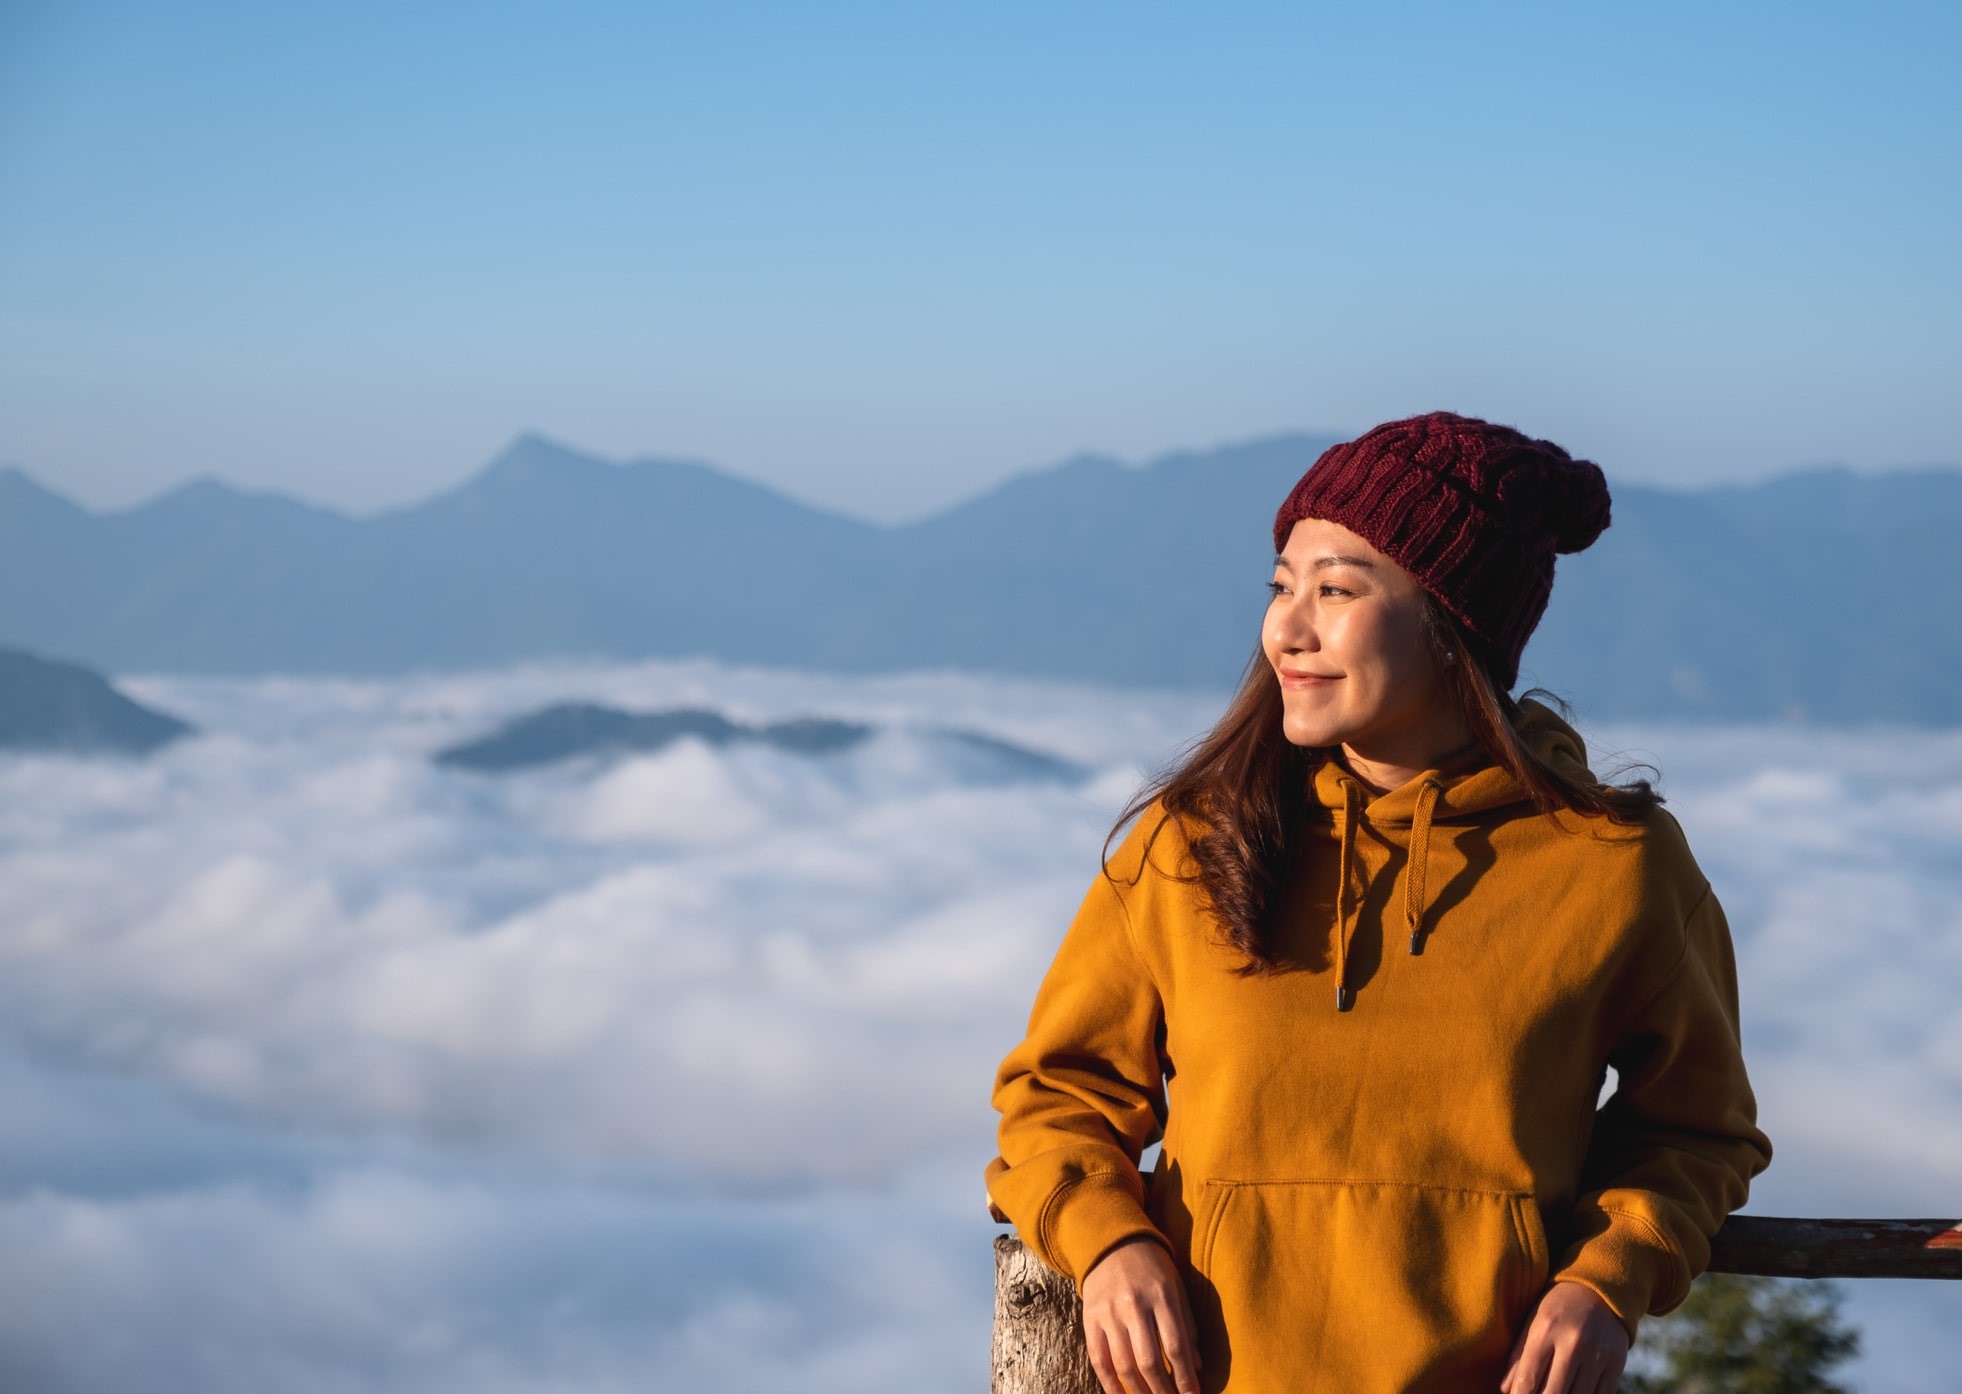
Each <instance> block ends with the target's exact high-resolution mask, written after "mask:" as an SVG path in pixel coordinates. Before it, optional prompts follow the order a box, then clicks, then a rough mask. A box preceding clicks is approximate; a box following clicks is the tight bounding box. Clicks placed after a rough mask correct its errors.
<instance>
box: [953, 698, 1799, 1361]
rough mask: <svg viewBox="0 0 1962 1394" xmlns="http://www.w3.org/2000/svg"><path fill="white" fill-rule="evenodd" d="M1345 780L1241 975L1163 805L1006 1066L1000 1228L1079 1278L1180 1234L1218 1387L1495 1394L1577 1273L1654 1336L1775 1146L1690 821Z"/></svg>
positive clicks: (1570, 755) (1483, 785)
mask: <svg viewBox="0 0 1962 1394" xmlns="http://www.w3.org/2000/svg"><path fill="white" fill-rule="evenodd" d="M1522 708H1523V714H1522V717H1521V719H1520V723H1519V730H1520V732H1521V734H1522V736H1523V737H1524V739H1525V740H1526V742H1527V743H1528V745H1529V746H1531V747H1532V748H1534V749H1535V750H1536V751H1538V753H1539V754H1540V755H1541V756H1542V757H1543V758H1546V759H1548V760H1550V761H1552V762H1554V763H1556V764H1561V765H1564V766H1565V767H1566V768H1567V769H1568V770H1569V771H1571V772H1575V773H1577V774H1579V775H1581V776H1582V777H1583V778H1587V779H1590V780H1591V779H1592V776H1591V775H1588V774H1586V766H1585V757H1584V752H1583V750H1582V746H1581V742H1580V738H1579V737H1578V736H1576V735H1575V734H1574V732H1573V731H1572V729H1571V728H1569V727H1568V726H1567V725H1566V724H1565V723H1564V722H1562V721H1561V720H1560V719H1559V718H1558V717H1557V716H1555V715H1554V714H1553V713H1552V712H1551V711H1549V710H1548V709H1547V708H1545V707H1543V706H1541V705H1539V704H1538V703H1535V702H1531V701H1527V702H1525V703H1523V704H1522ZM1313 792H1314V796H1315V798H1316V799H1317V800H1318V801H1319V803H1320V805H1321V808H1322V810H1323V815H1324V816H1323V817H1322V818H1321V819H1319V820H1318V821H1317V822H1316V823H1315V825H1314V830H1313V832H1312V833H1311V834H1310V835H1309V837H1308V838H1307V841H1306V845H1305V847H1304V850H1303V852H1302V854H1301V856H1300V857H1299V859H1298V862H1297V865H1296V868H1295V874H1294V875H1293V876H1292V877H1291V878H1290V881H1289V883H1288V886H1287V889H1286V893H1285V896H1284V899H1283V902H1282V910H1281V914H1280V916H1279V919H1278V922H1277V923H1278V932H1277V939H1276V940H1275V943H1276V945H1277V947H1278V949H1279V950H1280V953H1281V956H1282V957H1284V958H1285V959H1286V960H1287V962H1288V963H1289V965H1290V967H1289V971H1286V972H1283V973H1280V974H1276V975H1273V976H1268V977H1245V978H1243V977H1237V976H1235V975H1234V974H1233V973H1232V972H1231V971H1230V970H1231V969H1232V967H1233V966H1234V965H1235V964H1237V963H1239V962H1241V961H1242V958H1241V956H1240V955H1239V954H1238V953H1237V952H1236V951H1234V950H1232V949H1230V948H1227V947H1225V946H1224V945H1222V944H1221V943H1219V942H1217V937H1218V926H1217V924H1216V923H1215V922H1214V921H1213V920H1212V919H1211V918H1210V915H1209V914H1208V913H1207V912H1206V909H1205V899H1204V894H1203V892H1202V891H1201V890H1200V888H1199V887H1198V885H1197V884H1194V883H1188V882H1182V881H1180V880H1178V879H1175V878H1176V877H1178V876H1179V875H1189V874H1190V873H1191V872H1192V869H1193V868H1192V864H1191V861H1190V859H1189V857H1188V856H1187V855H1186V854H1185V846H1186V844H1185V841H1184V830H1183V829H1182V828H1181V826H1180V825H1179V823H1178V821H1177V820H1175V819H1170V818H1168V817H1167V816H1166V815H1165V812H1164V810H1163V808H1162V807H1161V806H1160V805H1158V804H1156V803H1154V804H1153V805H1152V806H1151V808H1150V809H1148V810H1147V811H1146V812H1145V813H1144V815H1143V816H1142V817H1140V818H1139V820H1138V821H1137V823H1136V824H1135V825H1134V826H1133V827H1132V828H1131V830H1130V831H1129V833H1128V834H1127V835H1126V836H1125V838H1124V839H1123V842H1122V844H1121V845H1120V846H1119V847H1117V848H1116V849H1115V850H1114V852H1113V853H1112V855H1111V857H1110V859H1109V865H1108V874H1107V875H1099V876H1098V877H1097V879H1096V880H1095V881H1094V882H1093V883H1092V885H1091V887H1090V891H1089V894H1088V895H1087V896H1086V897H1085V898H1084V901H1083V905H1082V908H1081V909H1080V910H1079V911H1078V912H1077V915H1076V918H1075V920H1074V921H1073V922H1072V923H1071V925H1070V927H1069V930H1068V932H1067V934H1066V935H1065V936H1064V939H1063V943H1062V946H1061V948H1060V949H1059V950H1058V951H1057V954H1056V958H1055V961H1054V963H1053V965H1052V966H1051V968H1050V970H1049V972H1048V974H1047V975H1046V976H1045V977H1044V979H1043V982H1042V986H1041V988H1040V990H1039V991H1038V993H1037V995H1036V1001H1035V1008H1034V1011H1033V1012H1032V1014H1031V1015H1030V1019H1029V1031H1028V1036H1027V1038H1026V1039H1025V1040H1023V1042H1022V1043H1021V1044H1020V1045H1018V1046H1016V1047H1015V1049H1014V1050H1012V1051H1011V1052H1009V1054H1008V1056H1007V1058H1006V1059H1005V1060H1003V1062H1002V1064H1001V1068H1000V1070H999V1071H998V1073H997V1076H996V1080H995V1088H994V1103H995V1107H996V1108H997V1109H999V1110H1000V1112H1001V1115H1002V1118H1001V1125H1000V1133H999V1145H1000V1149H1001V1152H1000V1155H999V1156H998V1157H996V1158H995V1159H994V1160H993V1161H991V1162H990V1163H989V1164H988V1168H987V1184H988V1193H989V1199H990V1208H991V1210H992V1211H993V1213H994V1215H995V1217H996V1218H997V1219H1012V1220H1013V1221H1014V1223H1015V1226H1016V1228H1017V1230H1018V1231H1019V1232H1020V1233H1021V1236H1022V1238H1023V1239H1024V1241H1025V1242H1027V1243H1028V1244H1029V1245H1030V1246H1031V1247H1033V1248H1034V1250H1035V1251H1036V1253H1037V1254H1038V1255H1039V1256H1040V1257H1041V1258H1042V1259H1043V1261H1044V1262H1046V1263H1048V1264H1049V1265H1050V1266H1051V1267H1052V1268H1055V1269H1057V1270H1058V1271H1059V1272H1062V1273H1064V1274H1067V1275H1069V1276H1070V1277H1072V1278H1081V1276H1082V1275H1083V1274H1084V1273H1086V1272H1087V1271H1088V1270H1089V1269H1090V1267H1091V1266H1092V1265H1093V1264H1095V1263H1096V1261H1097V1260H1098V1259H1100V1258H1101V1257H1103V1255H1104V1254H1105V1253H1106V1252H1108V1251H1109V1250H1110V1249H1111V1248H1112V1247H1113V1246H1115V1245H1116V1244H1118V1243H1119V1242H1121V1241H1123V1240H1125V1239H1127V1238H1130V1237H1133V1236H1137V1235H1148V1236H1151V1237H1153V1238H1155V1239H1157V1240H1158V1241H1159V1242H1161V1243H1163V1244H1164V1245H1165V1246H1166V1247H1167V1248H1168V1249H1170V1251H1171V1253H1172V1254H1173V1256H1174V1258H1175V1259H1176V1261H1177V1262H1178V1264H1179V1266H1180V1270H1181V1272H1182V1273H1183V1274H1184V1276H1185V1279H1186V1283H1187V1286H1188V1288H1189V1290H1190V1292H1191V1294H1192V1297H1193V1309H1194V1314H1195V1317H1196V1319H1197V1323H1198V1329H1199V1340H1200V1351H1201V1355H1202V1357H1203V1361H1204V1368H1203V1371H1202V1383H1203V1387H1204V1388H1205V1389H1206V1390H1208V1391H1230V1392H1231V1394H1313V1392H1314V1391H1327V1392H1328V1394H1371V1392H1372V1391H1385V1394H1388V1391H1420V1390H1421V1391H1427V1394H1428V1392H1430V1391H1438V1392H1439V1394H1442V1392H1444V1391H1459V1390H1463V1391H1478V1394H1490V1391H1492V1390H1495V1389H1497V1387H1498V1382H1499V1379H1500V1377H1501V1374H1502V1371H1503V1367H1504V1363H1505V1359H1506V1356H1507V1354H1508V1352H1509V1350H1510V1348H1511V1345H1512V1341H1513V1337H1514V1336H1515V1335H1516V1334H1517V1331H1518V1328H1519V1327H1520V1325H1521V1324H1522V1322H1523V1321H1524V1319H1525V1317H1526V1316H1527V1315H1528V1314H1529V1313H1530V1311H1531V1309H1532V1305H1533V1303H1534V1301H1535V1300H1536V1299H1537V1297H1538V1296H1539V1294H1540V1293H1541V1292H1542V1291H1543V1290H1544V1288H1545V1286H1546V1284H1547V1283H1548V1282H1549V1281H1551V1280H1554V1279H1565V1280H1570V1281H1575V1282H1580V1283H1584V1284H1586V1285H1587V1286H1588V1287H1590V1288H1592V1289H1593V1290H1594V1291H1595V1292H1596V1293H1598V1294H1599V1295H1600V1296H1601V1297H1602V1298H1603V1299H1604V1300H1606V1302H1607V1303H1608V1305H1609V1306H1610V1307H1612V1308H1613V1309H1614V1311H1615V1312H1616V1313H1617V1315H1619V1316H1620V1317H1621V1319H1622V1321H1623V1322H1624V1323H1625V1324H1626V1325H1627V1326H1628V1328H1629V1331H1630V1333H1631V1335H1632V1334H1633V1332H1634V1329H1635V1326H1636V1323H1637V1322H1638V1321H1639V1320H1640V1318H1641V1317H1642V1316H1643V1314H1644V1313H1648V1312H1663V1311H1667V1310H1669V1309H1670V1308H1672V1307H1674V1306H1675V1305H1676V1304H1677V1303H1679V1302H1680V1301H1682V1299H1683V1297H1684V1295H1685V1294H1686V1293H1687V1291H1688V1288H1689V1284H1690V1280H1691V1279H1692V1278H1693V1277H1694V1276H1695V1275H1696V1274H1697V1273H1699V1272H1701V1271H1702V1269H1703V1268H1704V1266H1705V1265H1706V1264H1707V1263H1708V1261H1709V1243H1708V1241H1709V1236H1710V1235H1711V1234H1713V1233H1714V1232H1715V1231H1716V1229H1717V1227H1718V1226H1719V1225H1720V1224H1721V1223H1722V1222H1723V1219H1724V1216H1725V1215H1726V1214H1728V1213H1729V1212H1730V1211H1731V1210H1733V1209H1735V1208H1736V1207H1738V1206H1739V1205H1741V1204H1742V1203H1743V1202H1744V1198H1745V1193H1746V1190H1747V1187H1748V1183H1749V1181H1750V1178H1751V1177H1752V1176H1754V1175H1755V1174H1756V1173H1758V1172H1759V1171H1761V1170H1762V1169H1763V1168H1764V1166H1765V1165H1766V1163H1767V1162H1768V1161H1769V1160H1770V1157H1771V1147H1770V1143H1769V1142H1768V1141H1767V1140H1766V1138H1765V1136H1764V1134H1763V1133H1762V1132H1760V1131H1759V1130H1758V1129H1757V1127H1756V1125H1755V1118H1756V1111H1755V1106H1754V1103H1753V1100H1752V1096H1751V1088H1750V1084H1749V1082H1748V1080H1747V1079H1746V1077H1745V1071H1744V1062H1743V1059H1742V1056H1741V1054H1740V1052H1739V1046H1738V1015H1737V990H1736V976H1735V967H1734V962H1733V958H1732V952H1731V944H1730V932H1729V929H1728V927H1727V926H1726V924H1725V922H1724V916H1723V911H1722V910H1721V909H1720V908H1719V906H1718V904H1717V901H1716V899H1715V897H1714V896H1712V895H1711V893H1710V886H1709V883H1708V882H1707V881H1706V880H1705V879H1704V877H1703V875H1702V873H1701V872H1700V871H1699V870H1698V869H1697V866H1696V863H1695V861H1694V860H1693V859H1692V857H1691V856H1690V851H1689V848H1688V846H1687V844H1686V843H1685V842H1684V840H1683V835H1682V832H1681V830H1680V829H1679V828H1678V826H1677V824H1676V821H1675V819H1673V818H1671V817H1670V816H1669V815H1668V814H1667V813H1665V812H1663V811H1662V810H1660V809H1658V810H1656V811H1655V812H1654V813H1653V814H1651V815H1649V816H1648V817H1647V818H1645V819H1644V820H1643V821H1642V822H1640V823H1638V824H1629V825H1624V824H1616V823H1613V822H1610V821H1609V820H1607V819H1601V818H1588V817H1584V816H1580V815H1576V814H1569V813H1564V812H1562V813H1555V814H1542V813H1539V812H1537V811H1536V810H1535V809H1534V808H1533V806H1532V804H1531V803H1530V802H1529V801H1528V800H1527V798H1526V795H1525V793H1524V791H1523V790H1522V789H1521V788H1520V786H1519V785H1518V783H1517V782H1516V781H1515V780H1514V779H1513V778H1512V777H1511V776H1510V775H1508V774H1507V773H1506V772H1505V771H1504V770H1502V769H1500V768H1498V767H1497V766H1494V765H1491V764H1489V763H1486V762H1484V761H1483V760H1482V759H1475V760H1471V761H1467V762H1465V763H1464V764H1463V765H1460V766H1458V767H1455V768H1451V767H1447V768H1445V769H1440V770H1432V771H1428V772H1427V773H1426V774H1424V775H1422V776H1419V777H1418V778H1416V779H1413V780H1412V781H1410V782H1409V783H1408V784H1405V785H1404V786H1402V787H1401V788H1398V789H1394V790H1390V791H1389V792H1387V793H1383V794H1380V795H1377V796H1375V797H1373V798H1372V797H1371V796H1370V793H1369V791H1368V789H1366V788H1365V787H1364V786H1362V785H1361V784H1359V783H1358V782H1357V781H1356V780H1355V779H1354V778H1353V777H1352V776H1351V775H1349V774H1348V773H1347V772H1346V771H1345V770H1344V769H1343V768H1342V766H1341V765H1340V764H1338V763H1336V762H1335V761H1333V760H1329V761H1326V762H1325V763H1324V764H1323V765H1322V766H1321V768H1320V770H1319V771H1318V772H1317V774H1316V775H1315V777H1314V783H1313ZM1609 1066H1613V1067H1614V1069H1615V1071H1616V1074H1617V1079H1618V1085H1617V1088H1616V1091H1615V1093H1614V1095H1613V1096H1612V1097H1611V1098H1610V1099H1609V1100H1608V1101H1607V1103H1606V1104H1605V1105H1603V1106H1602V1107H1601V1108H1600V1110H1599V1111H1598V1112H1597V1111H1596V1101H1597V1099H1598V1098H1599V1095H1600V1091H1601V1088H1602V1084H1603V1081H1604V1079H1605V1076H1606V1071H1607V1069H1608V1067H1609ZM1161 1140H1162V1142H1163V1147H1162V1149H1161V1151H1160V1153H1159V1157H1158V1163H1157V1166H1156V1167H1155V1168H1154V1169H1153V1171H1152V1173H1151V1175H1150V1177H1149V1178H1143V1177H1141V1176H1140V1175H1139V1171H1138V1158H1139V1156H1140V1154H1141V1152H1142V1151H1143V1149H1144V1148H1146V1147H1147V1146H1149V1145H1150V1144H1151V1143H1153V1142H1154V1141H1161Z"/></svg>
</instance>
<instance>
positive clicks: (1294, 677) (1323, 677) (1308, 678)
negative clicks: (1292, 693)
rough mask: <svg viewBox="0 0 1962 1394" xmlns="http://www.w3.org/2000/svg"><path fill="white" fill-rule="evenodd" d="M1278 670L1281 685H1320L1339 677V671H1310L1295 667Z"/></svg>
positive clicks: (1334, 680)
mask: <svg viewBox="0 0 1962 1394" xmlns="http://www.w3.org/2000/svg"><path fill="white" fill-rule="evenodd" d="M1280 671H1281V686H1282V687H1320V686H1321V685H1322V684H1323V683H1330V682H1336V681H1339V680H1340V678H1341V674H1339V673H1310V672H1306V671H1304V670H1301V669H1295V668H1283V669H1281V670H1280Z"/></svg>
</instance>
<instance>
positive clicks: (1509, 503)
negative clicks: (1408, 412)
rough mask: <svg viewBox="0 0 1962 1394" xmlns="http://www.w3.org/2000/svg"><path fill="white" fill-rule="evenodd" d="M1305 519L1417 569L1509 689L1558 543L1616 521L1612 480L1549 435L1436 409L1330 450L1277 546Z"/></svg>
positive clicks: (1298, 497)
mask: <svg viewBox="0 0 1962 1394" xmlns="http://www.w3.org/2000/svg"><path fill="white" fill-rule="evenodd" d="M1303 518H1326V519H1327V520H1329V521H1330V522H1333V523H1340V524H1341V525H1342V526H1343V527H1345V528H1347V529H1349V531H1351V532H1353V533H1355V534H1356V535H1357V536H1358V537H1361V538H1362V539H1363V540H1364V541H1365V542H1367V543H1369V545H1370V546H1372V547H1374V548H1375V549H1376V550H1377V551H1379V552H1381V553H1383V555H1384V556H1386V557H1388V558H1390V560H1392V561H1394V562H1395V563H1396V564H1397V565H1398V566H1401V567H1402V568H1403V569H1404V570H1405V571H1408V572H1409V573H1410V574H1411V575H1412V576H1414V577H1416V578H1417V580H1418V582H1419V583H1420V584H1421V585H1422V586H1423V587H1424V589H1425V590H1427V591H1429V592H1430V593H1431V594H1432V595H1433V596H1435V597H1436V598H1437V599H1438V601H1439V603H1441V604H1442V605H1443V606H1444V608H1445V609H1446V610H1447V611H1449V612H1450V613H1451V616H1452V618H1454V619H1456V620H1457V621H1458V622H1459V623H1460V624H1462V625H1463V626H1464V627H1465V629H1466V630H1468V631H1469V632H1470V634H1471V635H1472V637H1473V639H1474V640H1475V641H1476V643H1477V644H1478V646H1479V647H1481V648H1482V649H1483V650H1484V652H1483V654H1482V657H1483V658H1484V659H1485V660H1486V662H1487V665H1488V667H1489V668H1490V670H1491V673H1492V676H1493V677H1494V678H1495V679H1496V680H1497V681H1498V682H1499V685H1500V687H1501V689H1502V690H1503V691H1506V692H1510V691H1511V690H1512V685H1513V683H1514V682H1515V681H1516V680H1517V679H1518V676H1519V655H1520V654H1521V653H1522V652H1523V651H1524V650H1525V648H1526V638H1527V636H1528V635H1529V634H1531V633H1532V632H1533V626H1534V625H1536V624H1538V623H1539V622H1540V616H1541V615H1542V614H1544V613H1545V611H1546V601H1547V596H1548V595H1549V594H1550V593H1551V592H1552V590H1553V556H1554V553H1556V552H1578V551H1580V550H1581V549H1582V548H1584V547H1586V546H1588V545H1589V544H1590V543H1592V542H1593V541H1594V539H1595V538H1597V537H1599V536H1600V535H1601V533H1602V531H1603V530H1604V529H1605V528H1606V527H1607V526H1608V481H1607V480H1606V479H1605V478H1604V477H1603V476H1602V474H1601V470H1600V467H1599V466H1597V465H1595V464H1593V463H1592V462H1590V461H1587V460H1576V459H1574V458H1573V457H1572V456H1570V455H1569V454H1568V453H1567V452H1566V451H1564V450H1562V449H1561V448H1560V447H1559V446H1557V445H1555V444H1553V442H1551V441H1544V440H1534V439H1533V438H1532V437H1530V436H1526V435H1522V434H1520V433H1519V432H1518V431H1515V430H1513V429H1512V427H1510V426H1495V425H1493V424H1492V423H1491V422H1489V421H1480V420H1478V419H1476V418H1475V417H1469V416H1457V415H1454V414H1453V413H1451V412H1448V411H1434V412H1430V413H1428V414H1427V415H1424V416H1412V417H1408V418H1406V419H1404V420H1402V421H1386V422H1384V423H1383V424H1382V425H1381V426H1378V427H1376V428H1375V429H1374V430H1371V431H1369V432H1367V433H1365V434H1363V435H1360V436H1358V437H1356V439H1354V440H1352V441H1349V442H1347V443H1346V444H1343V445H1337V446H1332V447H1330V448H1329V449H1328V450H1327V451H1325V452H1323V454H1322V457H1321V458H1320V459H1319V460H1317V461H1315V463H1314V464H1313V465H1312V466H1311V467H1310V468H1309V470H1308V472H1307V473H1306V474H1304V475H1302V476H1301V480H1300V482H1299V483H1297V484H1296V485H1295V486H1294V489H1293V491H1292V492H1290V493H1289V494H1288V496H1287V500H1286V501H1285V502H1284V503H1282V505H1281V508H1280V511H1279V512H1278V513H1276V514H1275V515H1274V550H1275V551H1277V552H1278V551H1280V550H1281V549H1282V548H1283V547H1285V546H1286V545H1287V540H1288V531H1289V529H1291V528H1292V527H1293V526H1294V525H1295V523H1296V522H1298V521H1299V520H1300V519H1303Z"/></svg>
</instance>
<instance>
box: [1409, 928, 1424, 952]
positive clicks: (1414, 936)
mask: <svg viewBox="0 0 1962 1394" xmlns="http://www.w3.org/2000/svg"><path fill="white" fill-rule="evenodd" d="M1410 952H1411V954H1412V955H1413V956H1415V955H1417V954H1421V953H1422V952H1424V931H1423V930H1421V929H1413V930H1411V931H1410Z"/></svg>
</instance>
